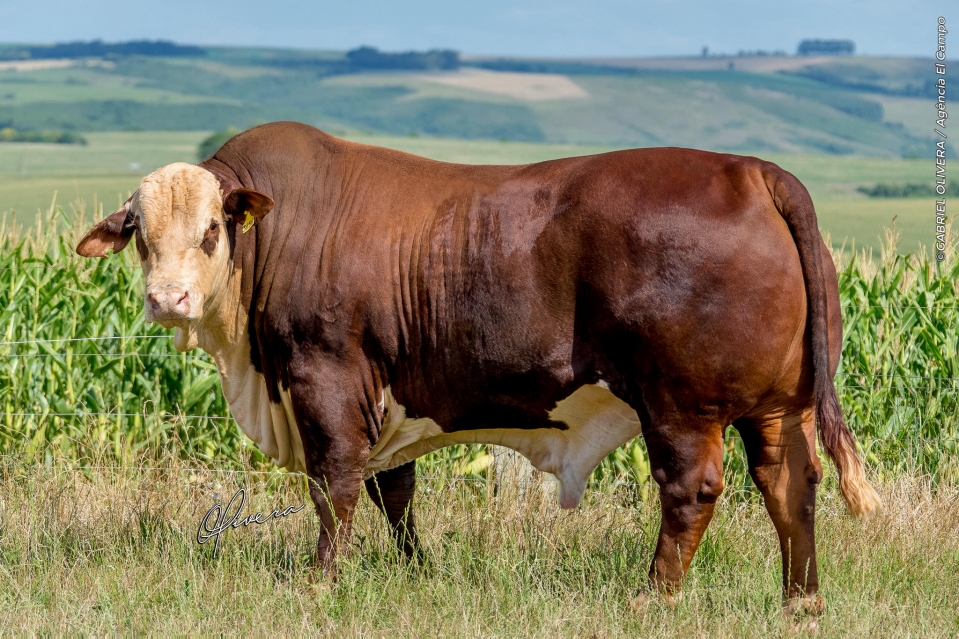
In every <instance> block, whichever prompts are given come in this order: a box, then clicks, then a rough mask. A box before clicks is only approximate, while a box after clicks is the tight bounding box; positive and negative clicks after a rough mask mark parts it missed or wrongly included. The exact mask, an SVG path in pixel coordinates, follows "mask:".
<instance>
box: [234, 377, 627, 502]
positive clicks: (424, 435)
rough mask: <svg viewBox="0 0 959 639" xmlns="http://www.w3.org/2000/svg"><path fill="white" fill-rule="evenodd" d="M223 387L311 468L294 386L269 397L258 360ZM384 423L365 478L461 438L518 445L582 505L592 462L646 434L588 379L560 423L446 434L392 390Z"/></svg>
mask: <svg viewBox="0 0 959 639" xmlns="http://www.w3.org/2000/svg"><path fill="white" fill-rule="evenodd" d="M221 379H222V381H223V391H224V394H225V395H226V397H227V401H228V402H229V404H230V410H231V411H232V413H233V416H234V418H235V419H236V422H237V424H238V425H239V426H240V429H241V430H242V431H243V432H244V433H245V434H246V436H247V437H249V438H250V439H251V440H253V442H254V443H255V444H256V445H257V447H258V448H259V449H260V450H261V451H262V452H263V453H265V454H267V455H269V456H270V457H272V458H273V459H274V460H275V461H276V463H277V465H278V466H282V467H284V468H286V469H287V470H290V471H293V472H306V458H305V455H304V452H303V443H302V441H301V439H300V431H299V428H298V427H297V424H296V419H295V416H294V412H293V404H292V402H291V400H290V394H289V391H287V390H283V389H280V398H281V403H279V404H275V403H273V402H271V401H270V400H269V396H268V393H267V389H266V381H265V379H264V378H263V376H262V375H260V374H259V373H257V372H256V371H255V370H254V369H253V367H252V366H249V367H243V369H241V370H239V371H236V372H234V373H233V374H232V375H224V374H222V372H221ZM383 410H384V416H383V427H382V430H381V432H380V438H379V440H378V441H377V443H376V445H375V446H374V447H373V448H372V450H371V451H370V458H369V461H368V462H367V465H366V469H365V477H367V478H369V477H371V476H373V475H374V474H375V473H378V472H380V471H383V470H389V469H390V468H395V467H397V466H400V465H401V464H404V463H406V462H408V461H411V460H413V459H416V458H417V457H421V456H422V455H425V454H427V453H430V452H432V451H434V450H437V449H439V448H443V447H446V446H452V445H454V444H490V445H495V446H505V447H507V448H511V449H513V450H515V451H517V452H519V453H520V454H522V455H523V456H525V457H526V458H527V459H529V460H530V462H531V463H532V464H533V466H534V467H536V468H537V469H538V470H541V471H545V472H548V473H552V474H553V475H555V476H556V478H557V480H558V481H559V503H560V506H561V507H563V508H573V507H575V506H577V505H578V504H579V502H580V500H581V499H582V498H583V493H584V492H585V490H586V481H587V480H588V479H589V476H590V474H591V473H592V472H593V469H595V468H596V466H597V465H599V463H600V462H601V461H602V460H603V458H605V457H606V456H607V455H608V454H609V453H610V452H612V451H613V450H615V449H616V448H618V447H619V446H622V445H623V444H625V443H626V442H628V441H629V440H630V439H632V438H634V437H636V436H637V435H639V434H640V432H641V429H640V423H639V418H638V416H637V415H636V411H634V410H633V409H632V408H630V407H629V405H627V404H626V403H625V402H623V401H622V400H620V399H619V398H618V397H616V396H615V395H613V394H612V393H611V392H609V390H608V389H607V388H606V386H605V384H587V385H584V386H581V387H580V388H579V389H577V390H576V392H574V393H573V394H572V395H570V396H569V397H567V398H566V399H564V400H562V401H560V402H559V403H557V404H556V408H554V409H553V410H551V411H550V413H549V417H550V419H552V420H553V421H558V422H563V423H564V424H566V426H567V429H566V430H560V429H558V428H535V429H517V428H486V429H480V430H467V431H458V432H455V433H444V432H443V430H442V429H441V428H440V427H439V425H438V424H437V423H436V422H434V421H433V420H432V419H429V418H428V417H422V418H416V419H407V417H406V409H405V408H404V407H403V406H402V405H400V404H398V403H396V400H395V399H394V398H393V394H392V393H391V392H390V389H389V388H388V387H387V389H386V390H385V391H384V393H383Z"/></svg>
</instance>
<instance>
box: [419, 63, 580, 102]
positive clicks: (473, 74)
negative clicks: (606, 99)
mask: <svg viewBox="0 0 959 639" xmlns="http://www.w3.org/2000/svg"><path fill="white" fill-rule="evenodd" d="M416 78H417V79H419V80H425V81H427V82H435V83H437V84H445V85H447V86H451V87H459V88H461V89H471V90H473V91H483V92H484V93H496V94H499V95H506V96H509V97H511V98H516V99H517V100H527V101H530V102H535V101H539V100H569V99H576V98H588V97H589V94H588V93H587V92H586V91H585V90H584V89H583V87H581V86H579V85H578V84H576V83H575V82H573V81H572V80H570V79H569V78H568V77H566V76H565V75H557V74H554V73H511V72H505V71H484V70H482V69H463V70H461V71H455V72H452V73H428V74H421V75H417V76H416Z"/></svg>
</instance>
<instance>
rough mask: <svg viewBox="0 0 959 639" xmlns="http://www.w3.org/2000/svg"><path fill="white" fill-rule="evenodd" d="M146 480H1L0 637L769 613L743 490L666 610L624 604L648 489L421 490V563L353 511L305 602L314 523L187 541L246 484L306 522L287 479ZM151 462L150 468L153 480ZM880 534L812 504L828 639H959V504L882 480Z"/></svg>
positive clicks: (762, 554)
mask: <svg viewBox="0 0 959 639" xmlns="http://www.w3.org/2000/svg"><path fill="white" fill-rule="evenodd" d="M139 461H141V462H142V464H143V465H142V466H141V467H139V468H137V467H132V468H131V467H127V468H123V469H115V468H105V467H93V468H88V469H87V470H83V471H81V470H77V469H63V468H59V467H53V468H43V467H37V466H8V467H6V468H4V469H3V470H2V471H0V627H2V628H4V629H7V630H13V631H16V632H23V633H29V634H32V633H51V634H62V633H84V634H86V633H90V634H104V633H120V634H141V633H147V632H149V633H156V634H167V633H191V632H217V633H230V634H233V633H236V634H240V633H243V634H315V635H321V636H391V637H393V636H403V637H406V636H417V637H418V636H531V637H554V636H599V637H604V636H642V637H682V638H683V639H688V638H689V637H719V636H721V637H736V636H744V637H768V636H775V635H782V634H785V633H788V632H789V631H790V627H789V625H788V623H787V622H786V620H784V619H783V616H782V613H781V610H780V559H779V548H778V543H777V541H776V537H775V533H774V531H773V528H772V525H771V524H770V521H769V519H768V517H767V516H766V514H765V511H764V509H763V507H762V505H761V503H760V500H759V499H758V497H757V496H756V495H755V493H753V492H752V491H728V492H727V493H726V494H725V495H724V497H723V498H722V499H721V501H720V505H719V507H718V509H717V515H716V517H715V519H714V521H713V522H712V525H711V526H710V529H709V531H708V532H707V535H706V537H705V540H704V542H703V544H702V546H701V548H700V550H699V552H698V554H697V556H696V559H695V561H694V564H693V567H692V570H691V573H690V576H689V579H688V582H687V584H686V589H685V598H684V599H683V601H682V603H681V604H680V605H679V606H678V607H677V608H676V609H675V610H671V609H670V608H668V607H666V606H663V605H661V604H660V603H658V602H655V603H654V604H653V605H652V606H651V607H650V608H649V609H648V610H647V611H646V612H645V613H644V614H638V613H636V612H634V611H633V610H631V609H630V607H629V602H630V600H631V598H632V597H634V596H635V595H636V594H637V593H638V592H639V590H640V589H641V588H642V587H643V586H644V584H645V578H646V572H647V570H648V566H649V562H650V560H651V557H652V552H653V548H654V545H655V538H656V534H657V528H658V524H659V516H658V513H659V505H658V500H657V497H656V494H655V492H650V493H649V494H646V495H643V494H642V493H640V492H637V491H636V490H633V489H630V488H627V487H623V486H620V487H618V488H616V487H612V486H610V485H606V486H604V487H599V488H595V489H593V490H590V491H588V493H587V497H586V499H585V501H584V503H583V505H582V506H581V507H580V508H577V509H575V510H573V511H569V512H563V511H559V510H558V509H557V507H556V502H555V498H554V497H553V496H552V495H546V494H544V493H543V492H541V491H535V490H534V491H528V492H527V493H526V495H525V497H519V496H517V495H515V494H513V495H509V496H503V495H501V494H496V493H495V491H494V490H492V488H491V485H490V484H488V483H486V482H475V481H469V482H466V481H455V480H451V479H445V480H444V479H442V478H440V479H435V480H426V481H421V483H420V486H419V490H418V492H417V496H416V508H417V513H418V516H419V518H420V531H421V535H422V543H423V546H424V548H425V563H424V565H423V566H422V567H415V566H410V565H407V564H405V563H404V562H401V561H399V560H398V559H397V558H396V553H395V552H394V549H393V542H392V539H391V538H390V536H389V534H388V533H387V529H386V524H385V521H384V520H383V518H382V516H381V515H380V514H379V513H378V512H377V511H375V509H374V508H373V507H372V505H371V504H370V502H369V500H367V499H365V498H364V499H363V500H361V504H360V508H359V511H358V514H357V519H356V528H355V533H354V534H355V537H354V543H353V546H352V551H351V554H350V555H349V557H348V558H347V559H346V560H345V561H344V562H343V563H342V573H341V576H340V579H339V581H338V582H337V583H336V584H335V585H334V586H332V587H330V586H329V585H327V584H326V583H325V582H322V581H321V582H320V583H319V584H312V583H311V582H310V580H309V578H308V562H309V557H310V553H311V551H312V549H313V547H314V544H315V541H316V537H317V534H318V523H317V519H316V517H315V515H313V513H312V509H311V508H310V507H309V506H307V508H306V509H305V510H304V511H302V512H300V513H297V514H295V515H291V516H290V517H288V518H286V519H283V520H279V521H275V522H271V523H269V524H267V525H264V526H260V527H257V526H251V527H249V528H240V529H238V530H235V531H230V532H228V533H226V534H225V536H224V537H223V538H222V541H221V547H220V554H219V556H218V557H217V558H213V555H212V548H211V546H210V545H206V546H199V545H198V544H197V543H196V542H195V539H194V538H195V535H196V529H197V527H198V525H199V522H200V520H201V518H202V517H203V515H204V514H205V513H206V512H207V511H208V510H209V508H211V507H212V505H213V504H214V503H215V502H217V501H219V502H220V503H224V502H225V501H227V500H228V499H229V498H230V496H232V495H233V493H234V491H235V490H236V489H237V488H239V487H245V488H246V489H248V491H249V495H250V498H251V501H252V503H251V505H250V507H249V508H247V509H245V510H244V513H245V514H252V513H253V512H257V511H269V510H272V509H273V508H282V507H285V506H291V505H300V504H303V503H304V501H305V500H306V499H308V498H307V496H306V491H305V490H304V486H303V483H302V479H301V478H299V477H297V476H292V475H289V474H285V473H262V472H257V471H256V470H255V469H253V468H249V467H248V468H245V469H240V470H241V472H223V471H216V470H210V469H207V468H204V467H202V465H200V466H199V467H198V468H195V467H194V466H193V465H192V464H191V462H190V461H189V460H184V459H183V458H182V457H181V456H179V455H176V454H172V453H171V454H170V455H168V456H166V457H164V458H162V459H160V460H157V459H156V457H150V458H149V459H142V460H139ZM147 464H148V465H147ZM877 487H878V489H879V492H880V494H881V495H882V497H883V501H884V503H885V504H886V510H885V511H884V512H883V513H882V514H881V515H879V516H877V517H875V518H873V519H870V520H868V521H864V522H858V521H854V520H851V519H850V518H849V517H848V515H846V513H845V509H844V507H843V505H842V500H841V499H840V497H839V496H838V494H837V493H836V492H835V491H834V490H826V491H825V492H824V493H823V494H822V496H821V498H820V500H819V520H818V525H817V534H818V538H819V549H820V556H819V560H820V573H821V584H822V594H823V595H824V597H825V599H826V602H827V608H826V612H825V614H824V615H823V616H822V617H821V619H820V625H821V629H820V632H819V636H820V637H891V636H922V637H947V636H956V634H957V633H959V536H957V535H956V531H957V530H959V488H957V487H956V486H942V485H939V486H934V485H933V483H932V482H931V481H930V480H929V479H928V478H923V477H920V476H918V475H917V474H916V473H908V474H903V475H900V476H899V477H898V478H896V479H892V480H888V481H883V482H881V483H879V484H878V486H877Z"/></svg>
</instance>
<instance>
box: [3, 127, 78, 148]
mask: <svg viewBox="0 0 959 639" xmlns="http://www.w3.org/2000/svg"><path fill="white" fill-rule="evenodd" d="M0 142H46V143H47V144H86V143H87V140H86V138H84V137H83V136H82V135H79V134H77V133H72V132H70V131H18V130H17V129H14V128H13V127H10V126H5V127H3V128H0Z"/></svg>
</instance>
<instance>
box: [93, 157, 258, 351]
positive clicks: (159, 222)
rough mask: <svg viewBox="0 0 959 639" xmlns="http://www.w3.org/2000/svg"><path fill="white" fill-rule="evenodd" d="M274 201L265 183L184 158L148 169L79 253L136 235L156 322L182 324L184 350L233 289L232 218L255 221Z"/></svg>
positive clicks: (179, 336)
mask: <svg viewBox="0 0 959 639" xmlns="http://www.w3.org/2000/svg"><path fill="white" fill-rule="evenodd" d="M272 208H273V200H272V199H271V198H270V197H269V196H267V195H264V194H262V193H260V192H258V191H254V190H252V189H245V188H240V187H238V186H237V185H234V184H231V183H229V182H228V181H226V180H221V179H218V178H217V177H216V176H215V175H214V174H213V173H211V172H210V171H208V170H206V169H203V168H201V167H198V166H194V165H192V164H185V163H182V162H178V163H176V164H170V165H168V166H165V167H162V168H160V169H157V170H156V171H154V172H153V173H151V174H150V175H148V176H146V177H145V178H144V179H143V181H142V182H141V183H140V187H139V188H138V189H137V190H136V192H135V193H134V194H133V195H132V196H131V197H130V199H129V200H127V201H126V203H124V205H123V207H122V208H121V209H120V210H119V211H117V212H116V213H113V214H112V215H110V216H108V217H107V218H105V219H104V220H103V221H101V222H100V223H98V224H97V225H96V226H94V227H93V228H92V229H90V231H89V232H88V233H87V234H86V235H85V236H84V237H83V239H82V240H80V243H79V244H78V245H77V253H79V254H80V255H83V256H84V257H106V256H107V254H108V252H109V251H110V250H111V249H112V250H113V252H114V253H116V252H119V251H122V250H123V248H124V247H125V246H126V245H127V244H128V243H129V242H130V239H131V238H134V237H135V239H136V247H137V253H139V255H140V265H141V266H142V267H143V275H144V279H145V281H146V290H145V292H144V301H143V308H144V312H145V314H146V319H147V321H148V322H153V321H155V322H159V323H160V324H161V325H163V326H164V327H165V328H176V329H177V331H176V335H175V340H174V342H175V345H176V347H177V348H178V349H179V350H189V349H191V348H194V347H195V346H196V339H197V338H196V328H197V326H198V325H199V324H200V322H201V320H202V319H203V317H204V315H205V314H210V313H212V312H214V311H215V310H216V309H217V307H218V305H219V304H220V303H221V301H222V300H221V298H222V297H223V295H224V294H228V293H227V285H228V282H229V280H230V273H231V270H232V269H231V264H230V263H231V255H230V245H229V244H230V243H229V241H228V236H227V232H228V230H229V229H230V228H231V225H240V226H243V225H247V226H248V225H249V224H252V223H254V222H255V221H257V220H259V219H260V218H262V217H263V216H264V215H266V214H267V213H269V212H270V210H272Z"/></svg>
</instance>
